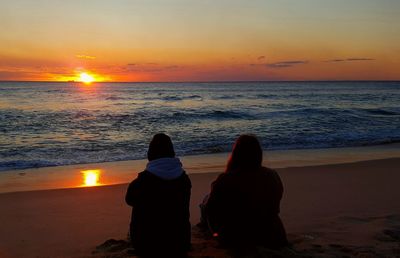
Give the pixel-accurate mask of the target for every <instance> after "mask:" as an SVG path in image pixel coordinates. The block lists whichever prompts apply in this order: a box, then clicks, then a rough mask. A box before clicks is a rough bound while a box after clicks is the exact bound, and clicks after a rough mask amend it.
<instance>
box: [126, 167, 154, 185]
mask: <svg viewBox="0 0 400 258" xmlns="http://www.w3.org/2000/svg"><path fill="white" fill-rule="evenodd" d="M148 176H149V172H148V171H146V170H144V171H142V172H139V173H138V175H137V177H136V178H135V179H133V180H132V182H131V183H130V184H129V185H135V184H138V183H140V182H142V181H143V180H146V178H148Z"/></svg>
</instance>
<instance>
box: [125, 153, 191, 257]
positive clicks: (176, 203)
mask: <svg viewBox="0 0 400 258" xmlns="http://www.w3.org/2000/svg"><path fill="white" fill-rule="evenodd" d="M190 192H191V182H190V179H189V177H188V176H187V175H186V173H185V171H184V170H183V169H182V164H181V163H180V161H179V159H177V158H161V159H156V160H152V161H150V162H149V163H148V164H147V167H146V170H145V171H143V172H141V173H139V175H138V177H137V178H136V179H135V180H133V181H132V182H131V183H130V184H129V187H128V191H127V193H126V197H125V200H126V203H127V204H128V205H130V206H132V217H131V224H130V238H131V242H132V245H133V247H134V248H135V249H136V250H137V251H138V252H139V253H142V254H156V253H158V252H160V254H162V255H166V254H167V253H170V254H171V253H173V254H181V253H185V252H186V251H188V249H189V248H190V241H191V236H190V235H191V226H190V221H189V216H190V215H189V203H190Z"/></svg>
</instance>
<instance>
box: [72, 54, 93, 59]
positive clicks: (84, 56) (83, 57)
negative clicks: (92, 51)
mask: <svg viewBox="0 0 400 258" xmlns="http://www.w3.org/2000/svg"><path fill="white" fill-rule="evenodd" d="M75 57H77V58H79V59H96V57H95V56H88V55H75Z"/></svg>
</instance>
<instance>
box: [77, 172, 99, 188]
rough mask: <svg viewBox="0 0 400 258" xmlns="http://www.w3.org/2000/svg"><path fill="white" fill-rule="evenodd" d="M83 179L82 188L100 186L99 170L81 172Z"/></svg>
mask: <svg viewBox="0 0 400 258" xmlns="http://www.w3.org/2000/svg"><path fill="white" fill-rule="evenodd" d="M81 173H82V177H83V184H82V186H97V185H100V182H99V181H100V174H101V170H100V169H91V170H83V171H81Z"/></svg>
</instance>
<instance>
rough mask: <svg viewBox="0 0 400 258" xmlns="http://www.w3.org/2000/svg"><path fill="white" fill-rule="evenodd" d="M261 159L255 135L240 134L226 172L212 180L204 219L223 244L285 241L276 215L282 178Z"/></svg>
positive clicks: (277, 245) (270, 244) (274, 244)
mask: <svg viewBox="0 0 400 258" xmlns="http://www.w3.org/2000/svg"><path fill="white" fill-rule="evenodd" d="M261 163H262V149H261V146H260V144H259V142H258V140H257V138H255V137H254V136H248V135H244V136H241V137H239V138H238V140H237V141H236V144H235V146H234V148H233V151H232V155H231V157H230V160H229V162H228V165H227V169H226V172H225V173H223V174H221V175H220V176H219V177H218V178H217V180H215V181H214V182H213V184H212V189H211V192H210V195H209V198H208V200H207V202H206V204H205V212H204V214H205V217H206V218H205V220H206V221H207V223H208V224H209V227H210V229H211V231H212V232H213V233H214V234H215V235H218V240H219V241H220V242H221V243H222V244H224V245H226V246H231V247H240V246H254V245H262V246H266V247H269V248H280V247H283V246H285V245H287V243H288V242H287V239H286V232H285V229H284V227H283V224H282V222H281V220H280V218H279V205H280V200H281V198H282V194H283V185H282V182H281V180H280V178H279V175H278V174H277V173H276V172H275V171H274V170H272V169H268V168H265V167H262V166H261Z"/></svg>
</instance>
